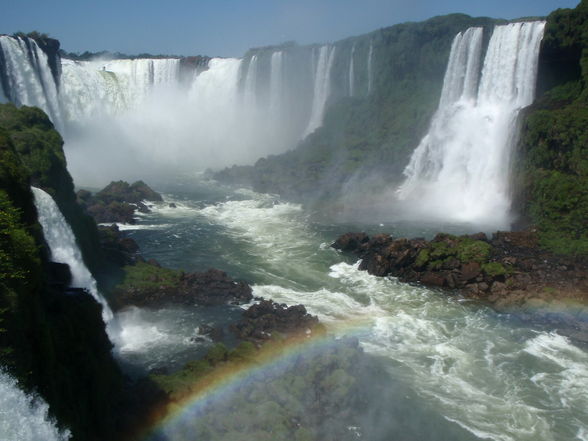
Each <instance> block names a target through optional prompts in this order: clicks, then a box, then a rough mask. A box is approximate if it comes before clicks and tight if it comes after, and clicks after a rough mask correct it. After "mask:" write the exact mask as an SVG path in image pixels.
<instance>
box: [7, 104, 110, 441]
mask: <svg viewBox="0 0 588 441" xmlns="http://www.w3.org/2000/svg"><path fill="white" fill-rule="evenodd" d="M64 164H65V162H64V159H63V151H62V150H61V138H60V137H59V135H58V134H57V132H55V131H54V130H53V128H52V126H51V124H50V123H49V121H48V119H47V117H46V116H45V115H44V114H43V113H42V112H41V111H39V110H38V109H33V108H26V107H23V108H22V109H20V110H17V109H16V108H15V107H14V106H12V105H2V106H0V365H2V366H3V368H4V369H8V370H9V371H10V372H11V374H13V375H14V376H15V377H16V378H18V379H19V381H20V382H21V385H22V386H23V387H25V388H26V389H30V390H35V391H37V392H38V393H39V394H40V395H41V396H42V397H43V398H44V399H45V400H46V401H47V402H48V403H49V404H50V408H51V412H52V413H53V414H54V415H55V416H56V417H57V419H58V421H59V422H60V423H61V424H64V425H65V426H67V427H69V428H70V429H71V431H72V433H73V434H74V439H84V440H94V439H96V440H98V439H111V438H112V434H113V430H114V426H115V414H114V409H115V408H116V404H117V402H118V400H119V394H120V387H121V374H120V372H119V369H118V366H117V365H116V363H115V361H114V359H113V358H112V355H111V344H110V341H109V340H108V337H107V335H106V331H105V325H104V322H103V321H102V318H101V308H100V306H99V305H98V304H97V303H96V302H95V301H94V300H93V298H92V297H91V296H90V295H89V294H85V293H83V292H76V293H75V295H71V294H68V293H66V286H67V283H68V276H69V274H68V273H69V271H68V270H67V269H66V268H63V266H60V265H55V264H52V263H51V262H49V252H48V250H47V248H46V245H45V243H44V239H43V235H42V232H41V227H40V225H39V224H38V222H37V215H36V209H35V206H34V202H33V195H32V193H31V191H30V185H31V184H33V185H37V186H42V187H44V188H46V189H48V190H49V191H52V193H53V194H54V195H55V198H56V199H57V200H58V203H59V201H61V205H62V206H64V207H67V204H68V201H71V200H75V195H74V194H73V186H72V184H71V178H70V177H69V174H68V173H67V171H66V170H65V168H64ZM70 210H72V209H71V208H70ZM70 216H75V211H73V210H72V211H70Z"/></svg>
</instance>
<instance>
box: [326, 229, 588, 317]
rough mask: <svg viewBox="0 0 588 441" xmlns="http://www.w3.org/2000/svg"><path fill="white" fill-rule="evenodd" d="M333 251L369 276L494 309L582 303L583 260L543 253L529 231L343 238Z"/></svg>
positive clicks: (587, 266)
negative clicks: (457, 295)
mask: <svg viewBox="0 0 588 441" xmlns="http://www.w3.org/2000/svg"><path fill="white" fill-rule="evenodd" d="M334 246H337V247H339V248H341V249H343V248H344V249H348V250H351V251H352V252H354V253H355V254H357V255H358V256H359V257H360V258H361V259H362V261H361V264H360V267H359V268H360V269H362V270H367V271H368V272H369V273H370V274H373V275H376V276H388V275H392V276H394V277H398V279H399V280H401V281H403V282H420V283H422V284H423V285H427V286H431V287H440V288H448V289H460V290H461V292H462V293H463V295H464V296H466V297H470V298H476V299H483V300H484V301H487V302H489V303H491V304H492V305H493V306H494V307H495V308H496V309H499V310H507V309H508V308H512V307H520V305H524V304H525V302H527V301H528V300H529V299H532V298H543V299H551V300H553V299H567V300H573V301H578V302H580V303H583V304H588V261H586V260H585V259H582V258H578V257H576V258H574V259H570V258H565V257H562V256H557V255H554V254H551V253H549V252H547V251H545V250H543V249H542V248H540V247H539V245H538V240H537V233H536V232H535V231H520V232H497V233H495V234H494V235H493V236H492V239H491V240H488V237H487V236H486V235H485V234H483V233H478V234H474V235H469V236H453V235H449V234H445V233H439V234H437V235H436V236H435V238H434V239H433V240H431V241H426V240H424V239H393V238H392V237H391V236H389V235H386V234H380V235H377V236H374V237H372V238H368V237H367V236H366V235H365V234H363V233H348V234H345V235H343V236H341V237H340V238H339V239H338V240H337V241H336V242H335V244H334ZM528 315H529V316H530V317H531V318H532V317H535V318H537V317H538V316H537V315H536V314H535V315H533V314H530V313H529V314H528ZM576 322H577V320H576ZM574 326H575V327H576V328H577V327H578V326H579V324H578V323H576V324H574Z"/></svg>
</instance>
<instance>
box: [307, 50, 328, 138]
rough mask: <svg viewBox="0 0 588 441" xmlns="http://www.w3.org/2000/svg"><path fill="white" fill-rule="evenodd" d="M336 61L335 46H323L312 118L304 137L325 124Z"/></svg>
mask: <svg viewBox="0 0 588 441" xmlns="http://www.w3.org/2000/svg"><path fill="white" fill-rule="evenodd" d="M334 60H335V46H330V45H325V46H322V47H321V48H320V51H319V54H318V60H317V61H316V69H315V72H314V92H313V99H312V108H311V111H310V118H309V121H308V125H307V126H306V130H305V131H304V136H303V137H306V136H308V135H310V134H311V133H312V132H314V131H315V130H316V129H318V128H319V127H320V126H321V125H322V123H323V116H324V113H325V108H326V106H327V100H328V99H329V96H330V93H331V69H332V67H333V61H334Z"/></svg>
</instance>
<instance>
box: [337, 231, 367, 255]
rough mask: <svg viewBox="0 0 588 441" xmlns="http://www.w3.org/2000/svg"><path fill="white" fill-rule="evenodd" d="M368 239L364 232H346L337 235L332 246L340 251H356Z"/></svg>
mask: <svg viewBox="0 0 588 441" xmlns="http://www.w3.org/2000/svg"><path fill="white" fill-rule="evenodd" d="M368 241H369V237H368V235H367V234H365V233H347V234H344V235H343V236H341V237H339V238H338V239H337V240H336V241H335V243H334V244H333V248H335V249H337V250H341V251H352V252H355V251H358V250H360V249H361V246H362V245H363V244H365V243H367V242H368Z"/></svg>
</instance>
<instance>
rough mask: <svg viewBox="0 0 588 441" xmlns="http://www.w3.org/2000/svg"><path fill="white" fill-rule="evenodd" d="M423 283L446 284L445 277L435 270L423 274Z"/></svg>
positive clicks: (440, 285)
mask: <svg viewBox="0 0 588 441" xmlns="http://www.w3.org/2000/svg"><path fill="white" fill-rule="evenodd" d="M421 283H422V284H423V285H429V286H438V287H443V286H444V285H445V277H443V276H442V275H440V274H437V273H434V272H426V273H424V274H423V275H422V276H421Z"/></svg>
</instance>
